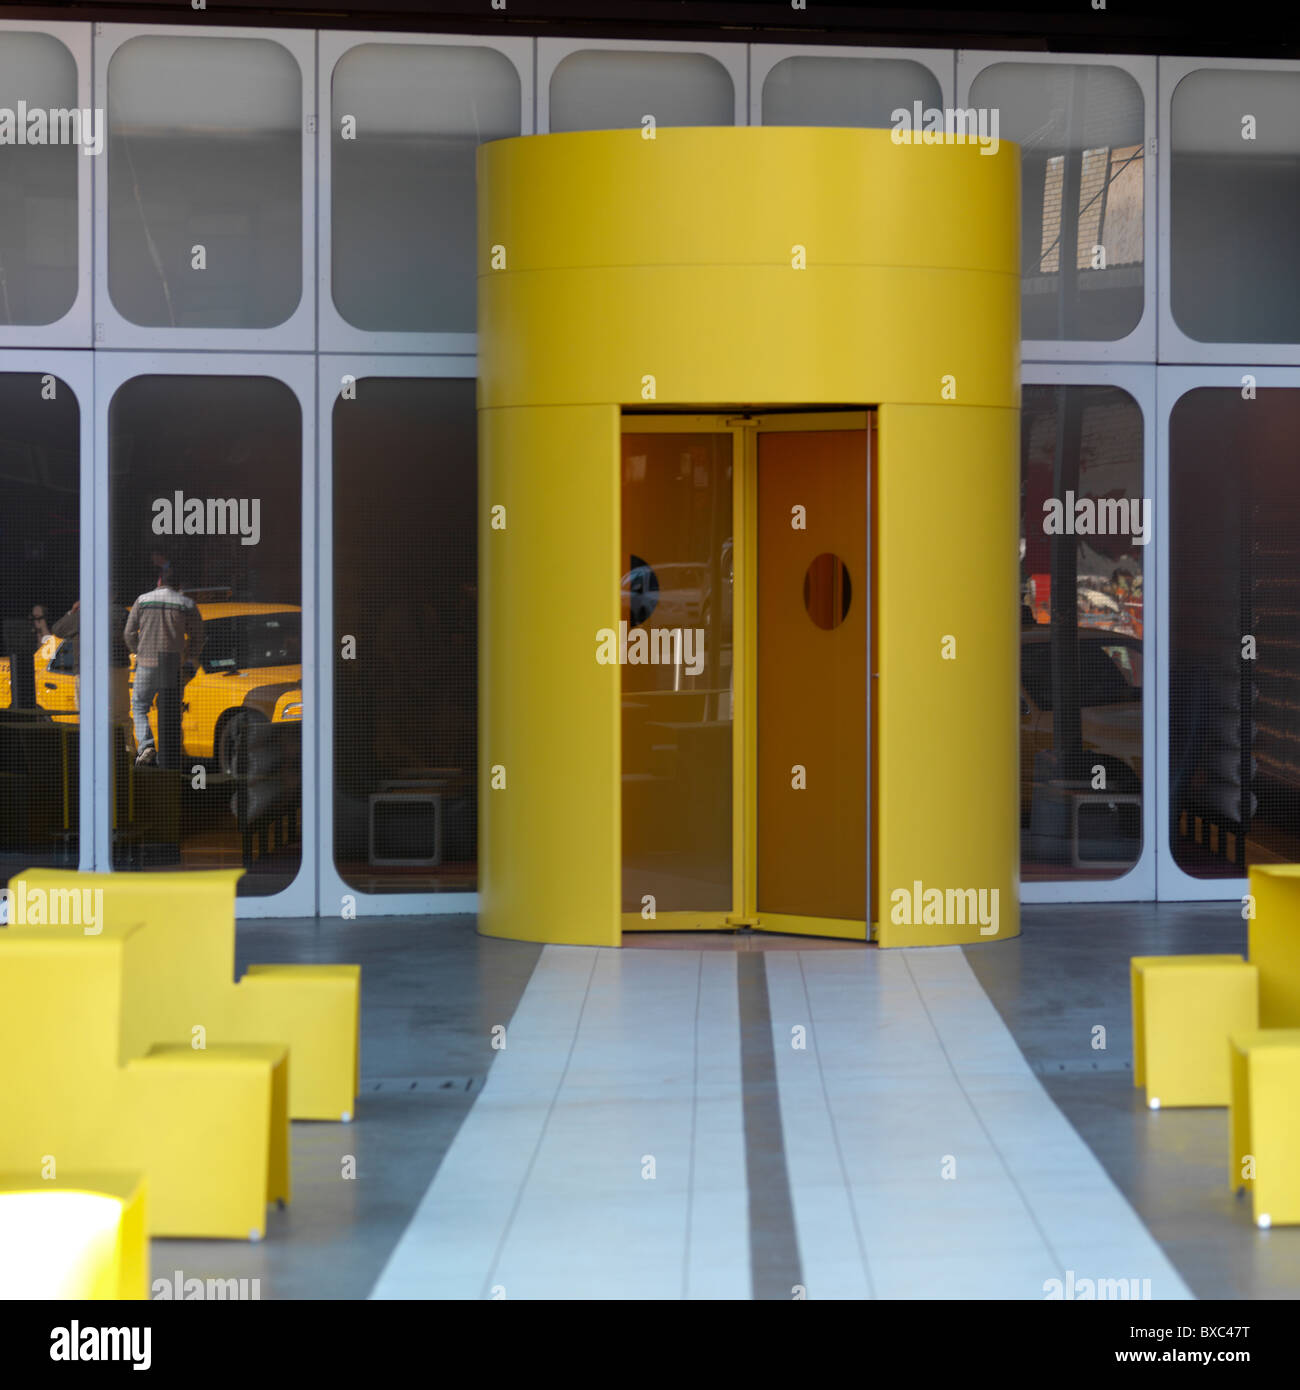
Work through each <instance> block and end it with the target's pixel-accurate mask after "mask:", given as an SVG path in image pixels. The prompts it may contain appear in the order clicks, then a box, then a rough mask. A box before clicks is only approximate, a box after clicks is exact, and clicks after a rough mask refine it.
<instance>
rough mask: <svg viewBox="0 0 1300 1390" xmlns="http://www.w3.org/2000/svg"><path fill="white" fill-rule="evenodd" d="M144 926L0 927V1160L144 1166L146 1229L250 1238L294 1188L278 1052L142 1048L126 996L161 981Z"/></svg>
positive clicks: (38, 1176)
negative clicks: (97, 931) (95, 929)
mask: <svg viewBox="0 0 1300 1390" xmlns="http://www.w3.org/2000/svg"><path fill="white" fill-rule="evenodd" d="M148 936H149V933H148V931H147V930H146V929H144V928H141V927H119V928H118V929H116V930H115V931H114V932H113V933H111V934H110V933H108V932H107V931H106V932H104V933H103V934H102V935H98V936H87V935H86V934H85V933H84V931H83V930H82V928H80V927H64V926H57V927H10V928H9V929H8V930H7V931H0V1096H3V1098H4V1105H3V1117H2V1122H0V1170H3V1171H6V1172H9V1173H12V1174H14V1175H15V1176H16V1177H17V1178H19V1179H21V1180H23V1181H26V1182H29V1183H35V1182H41V1181H42V1180H44V1179H46V1178H54V1179H56V1180H57V1179H58V1177H59V1175H60V1174H64V1175H67V1174H74V1173H76V1172H78V1171H81V1170H92V1169H93V1170H103V1169H128V1170H137V1171H141V1172H143V1173H144V1175H145V1177H146V1179H147V1181H148V1184H149V1202H148V1218H149V1231H150V1234H151V1235H162V1236H225V1237H238V1238H248V1239H253V1240H258V1239H260V1238H261V1237H262V1235H263V1234H264V1233H265V1230H266V1207H267V1203H268V1202H271V1201H283V1202H287V1201H288V1200H289V1196H290V1185H289V1118H288V1114H287V1108H286V1097H287V1095H288V1086H289V1070H288V1066H289V1062H288V1050H287V1049H286V1048H285V1047H283V1046H282V1045H278V1044H260V1045H245V1046H230V1047H222V1046H216V1045H207V1046H205V1047H203V1048H195V1047H192V1046H190V1045H189V1044H188V1043H185V1044H177V1045H172V1046H168V1045H165V1044H164V1045H152V1044H151V1043H150V1042H149V1041H148V1038H147V1034H145V1033H143V1032H142V1031H141V1030H140V1029H139V1028H138V1027H137V1028H133V1027H132V1026H131V1022H130V1021H131V1020H132V1019H135V1020H137V1021H138V1019H139V1016H140V1010H139V1009H136V1008H133V1007H131V1005H130V1004H129V1002H128V999H129V997H130V996H131V995H133V994H140V995H145V996H149V995H152V994H155V993H157V992H158V990H160V989H161V988H163V987H164V986H165V981H160V980H159V979H158V978H157V976H156V974H155V973H154V972H155V965H156V961H155V958H154V954H153V953H152V952H150V951H149V950H147V949H146V942H147V940H148Z"/></svg>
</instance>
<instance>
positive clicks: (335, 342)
mask: <svg viewBox="0 0 1300 1390" xmlns="http://www.w3.org/2000/svg"><path fill="white" fill-rule="evenodd" d="M534 43H535V40H533V39H514V38H504V39H500V38H491V37H488V36H487V35H479V34H468V35H467V34H389V33H386V32H382V31H380V32H376V33H356V32H353V31H347V32H340V31H334V30H329V31H322V32H321V35H320V53H319V63H320V68H319V75H318V79H317V80H318V87H317V90H318V91H319V92H320V105H321V129H320V151H319V154H320V166H319V179H318V187H319V189H320V197H319V203H318V209H319V215H318V217H317V236H318V242H319V253H318V256H317V265H318V267H319V275H318V281H317V303H318V305H319V315H320V350H321V351H322V352H359V353H370V354H375V353H394V352H413V353H419V354H421V355H422V356H429V355H431V354H446V353H470V354H473V353H476V352H477V351H478V334H477V333H398V332H371V331H369V330H367V329H364V328H358V327H356V325H355V324H351V323H349V322H348V321H347V319H345V318H344V317H343V315H342V314H340V313H339V311H338V309H337V308H335V305H334V283H333V280H334V244H333V233H334V224H333V176H332V168H333V166H332V160H333V142H332V138H331V137H332V125H331V123H332V121H333V119H334V115H333V96H334V69H335V68H336V67H337V66H338V64H339V61H340V60H341V59H342V58H343V57H344V55H345V54H347V53H349V52H350V51H351V50H352V49H354V48H359V47H361V46H362V45H364V44H387V45H389V46H391V47H398V46H402V47H412V46H416V45H418V46H420V47H425V48H489V49H492V50H493V51H494V52H497V53H500V54H501V55H502V56H503V57H504V58H506V59H507V60H508V61H509V62H510V63H511V64H513V66H514V69H515V72H516V73H517V74H518V77H519V100H520V111H519V132H520V134H521V135H531V134H532V133H533V47H534Z"/></svg>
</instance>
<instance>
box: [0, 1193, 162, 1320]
mask: <svg viewBox="0 0 1300 1390" xmlns="http://www.w3.org/2000/svg"><path fill="white" fill-rule="evenodd" d="M147 1187H148V1184H147V1183H146V1181H145V1178H144V1175H143V1174H141V1173H128V1172H114V1173H62V1174H60V1175H59V1176H58V1177H57V1178H53V1179H51V1180H50V1181H48V1182H46V1181H42V1180H41V1179H39V1178H37V1179H35V1180H34V1181H33V1179H32V1178H30V1177H20V1176H18V1175H17V1174H14V1173H0V1302H2V1301H6V1300H9V1299H15V1298H25V1299H30V1298H40V1299H50V1298H76V1299H82V1298H96V1299H99V1298H111V1299H123V1298H132V1299H134V1298H148V1297H149V1226H148V1217H147V1206H148V1202H147Z"/></svg>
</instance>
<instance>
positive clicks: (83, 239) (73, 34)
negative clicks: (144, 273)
mask: <svg viewBox="0 0 1300 1390" xmlns="http://www.w3.org/2000/svg"><path fill="white" fill-rule="evenodd" d="M90 28H91V26H90V25H89V24H88V23H87V24H59V23H54V22H51V23H48V24H46V23H38V22H37V21H35V20H24V19H0V42H3V40H4V35H5V34H13V33H29V34H44V35H46V36H47V37H49V38H52V39H57V40H58V42H59V43H61V44H62V45H63V46H64V48H66V49H67V50H68V52H69V53H70V54H71V55H72V60H73V62H74V63H76V65H77V105H78V106H79V107H80V108H82V109H83V110H84V109H86V108H87V107H92V106H94V105H95V103H94V101H93V100H92V98H91V91H92V88H91V66H92V63H91V38H90ZM105 121H107V114H105ZM105 141H106V142H107V128H106V129H105ZM102 162H103V154H102V153H101V154H100V155H97V156H96V155H87V154H78V156H77V296H76V298H75V299H74V300H73V302H72V306H71V307H70V308H69V310H68V312H67V313H66V314H64V316H63V317H62V318H61V319H56V320H55V321H54V322H53V323H41V324H31V323H14V324H0V349H4V348H26V347H40V348H88V347H89V346H90V344H91V287H92V272H93V269H94V264H93V260H92V257H91V241H90V228H91V209H92V202H91V188H92V182H93V180H92V175H93V173H94V170H93V169H92V167H91V166H92V165H96V164H100V163H102Z"/></svg>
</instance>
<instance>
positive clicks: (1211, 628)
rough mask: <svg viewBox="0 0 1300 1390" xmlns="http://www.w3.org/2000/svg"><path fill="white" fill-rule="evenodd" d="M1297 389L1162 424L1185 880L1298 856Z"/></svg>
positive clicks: (1174, 743) (1199, 405)
mask: <svg viewBox="0 0 1300 1390" xmlns="http://www.w3.org/2000/svg"><path fill="white" fill-rule="evenodd" d="M1298 433H1300V390H1281V389H1277V390H1269V389H1261V390H1260V391H1259V392H1258V394H1257V396H1256V397H1255V399H1252V400H1243V399H1242V396H1241V391H1240V390H1239V389H1238V388H1237V387H1222V388H1221V387H1202V388H1200V389H1198V390H1194V391H1189V392H1188V393H1187V394H1186V395H1184V396H1183V397H1181V399H1180V400H1179V401H1178V402H1177V403H1176V404H1175V406H1174V408H1173V410H1172V412H1171V413H1170V417H1169V462H1170V469H1169V477H1170V483H1169V502H1170V526H1171V534H1170V552H1169V814H1170V823H1169V836H1170V844H1171V847H1172V850H1173V856H1174V860H1175V862H1176V863H1177V864H1178V865H1179V867H1180V868H1182V869H1184V870H1185V871H1186V872H1187V873H1189V874H1193V875H1195V876H1196V877H1197V878H1240V877H1243V876H1244V875H1245V873H1246V871H1247V869H1248V868H1249V867H1250V865H1252V864H1262V863H1292V862H1295V861H1296V860H1297V859H1300V659H1298V654H1300V646H1298V645H1297V641H1296V632H1297V622H1298V621H1300V470H1297V468H1296V443H1295V441H1296V438H1297V436H1298Z"/></svg>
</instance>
